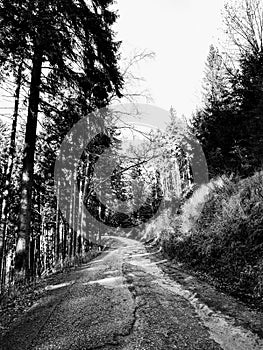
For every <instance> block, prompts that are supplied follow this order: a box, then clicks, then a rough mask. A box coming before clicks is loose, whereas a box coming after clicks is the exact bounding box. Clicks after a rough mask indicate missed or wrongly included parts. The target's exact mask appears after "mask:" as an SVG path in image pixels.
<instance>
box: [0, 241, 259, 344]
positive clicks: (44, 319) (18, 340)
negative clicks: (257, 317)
mask: <svg viewBox="0 0 263 350" xmlns="http://www.w3.org/2000/svg"><path fill="white" fill-rule="evenodd" d="M150 255H151V254H149V253H147V252H146V250H145V247H144V246H143V245H142V244H141V243H139V242H137V241H133V240H129V239H124V238H117V239H115V240H114V243H113V244H112V248H111V250H109V251H107V252H104V253H103V254H102V255H101V256H100V257H98V258H97V259H95V260H93V261H92V262H91V263H89V264H87V265H85V266H83V267H82V268H80V269H78V270H77V271H74V272H71V273H70V274H69V275H68V276H67V279H66V280H65V281H62V282H61V281H60V283H59V284H57V285H50V286H49V287H48V289H49V291H48V295H47V297H45V298H43V299H40V300H39V301H38V302H37V303H36V304H34V305H33V306H32V308H31V309H30V310H29V311H28V312H27V313H26V314H25V315H23V316H22V317H21V318H20V319H19V320H18V321H17V322H16V323H15V324H14V325H13V327H12V329H10V331H9V332H8V333H7V334H6V336H5V337H4V339H3V340H2V344H1V349H4V350H19V349H23V350H26V349H34V350H37V349H38V350H44V349H68V350H69V349H70V350H75V349H83V350H84V349H125V350H135V349H141V350H147V349H157V350H159V349H160V350H161V349H164V350H166V349H187V350H197V349H203V350H212V349H214V350H219V349H223V350H243V349H244V350H262V349H263V341H262V339H260V338H259V337H258V336H257V335H255V334H253V333H252V332H250V331H247V330H246V329H244V328H242V327H240V326H237V325H235V322H234V321H233V320H232V319H231V317H229V316H225V315H224V314H222V313H219V312H218V313H217V312H215V311H214V310H211V309H209V307H208V306H206V305H205V304H204V303H203V302H201V301H200V300H199V299H198V298H197V297H196V295H195V294H194V293H192V292H191V291H189V290H187V289H186V288H185V287H184V286H182V285H181V284H180V283H177V282H176V281H174V280H172V279H170V278H169V277H168V276H167V275H166V274H165V273H164V272H163V271H162V270H161V269H160V267H159V266H158V265H162V264H165V263H166V262H165V261H159V262H154V261H151V260H150Z"/></svg>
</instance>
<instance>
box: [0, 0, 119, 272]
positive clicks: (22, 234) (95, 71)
mask: <svg viewBox="0 0 263 350" xmlns="http://www.w3.org/2000/svg"><path fill="white" fill-rule="evenodd" d="M111 3H112V0H108V1H102V0H99V1H91V2H90V4H87V3H86V2H84V1H75V0H68V1H66V2H63V4H62V3H61V2H60V1H55V0H54V1H50V0H44V1H37V0H35V1H26V2H21V1H19V0H17V1H13V2H12V3H11V4H10V3H9V2H8V1H6V0H2V4H1V5H2V6H1V8H2V12H1V16H2V24H5V26H4V27H3V28H7V30H8V38H9V42H8V43H7V44H8V45H7V51H8V52H12V53H14V52H15V53H17V54H19V52H20V51H21V48H20V47H19V48H17V47H16V46H15V43H16V42H17V34H18V33H19V35H20V36H21V37H22V38H25V40H24V41H23V45H24V46H23V49H24V52H25V54H26V57H25V59H26V60H27V61H28V66H29V67H30V70H31V79H30V92H29V100H28V115H27V124H26V133H25V148H24V156H23V169H22V180H21V181H22V190H21V205H20V212H21V214H20V222H21V224H20V229H19V235H18V241H17V259H16V266H17V269H19V270H21V269H22V271H23V272H24V271H25V274H26V277H28V276H29V275H30V271H29V270H30V269H29V243H30V231H31V227H30V224H31V214H32V212H31V211H32V188H33V182H34V177H33V173H34V155H35V145H36V131H37V120H38V111H39V108H40V106H41V103H40V102H41V99H42V98H41V96H40V93H41V92H49V93H51V95H52V94H55V95H56V94H58V93H59V91H61V86H63V87H64V88H67V87H75V88H80V89H81V90H82V91H83V98H84V99H87V100H88V106H89V108H90V109H91V110H92V109H94V108H95V107H103V106H105V105H106V104H107V103H108V101H109V99H110V95H111V94H113V93H117V95H119V96H120V95H121V94H120V88H121V84H122V83H121V76H120V74H119V71H118V67H117V50H118V43H115V42H114V40H113V33H112V30H111V28H110V27H111V25H112V24H113V23H114V21H115V20H116V15H115V14H114V13H113V12H111V11H109V10H108V6H109V5H110V4H111ZM5 34H6V29H5ZM19 50H20V51H19ZM44 63H45V64H47V69H48V73H46V74H45V76H44V77H43V70H44ZM47 81H48V82H49V83H48V84H47V83H46V82H47Z"/></svg>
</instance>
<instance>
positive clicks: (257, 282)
mask: <svg viewBox="0 0 263 350" xmlns="http://www.w3.org/2000/svg"><path fill="white" fill-rule="evenodd" d="M262 212H263V173H262V172H261V173H257V174H255V175H254V176H252V177H250V178H247V179H245V180H239V181H237V180H235V181H234V180H231V179H229V178H227V177H225V176H224V177H221V178H218V179H216V180H214V181H211V182H210V183H209V184H207V185H205V186H202V187H201V188H199V189H198V190H196V192H195V193H194V194H193V196H192V197H191V198H190V199H189V200H188V201H187V202H186V203H185V204H184V206H183V210H182V214H181V216H180V217H179V218H176V222H177V228H175V230H174V231H173V233H172V234H171V233H170V234H167V232H166V233H164V234H163V242H162V244H163V247H164V249H165V250H166V251H167V253H168V254H169V255H170V256H171V257H175V258H177V259H179V260H181V261H184V262H186V263H187V264H189V265H190V266H191V267H193V268H196V269H198V270H201V271H204V272H206V273H208V274H210V275H211V276H213V277H215V278H216V279H217V280H218V281H219V282H220V283H221V284H222V285H225V287H226V288H227V289H228V290H229V291H230V292H232V293H234V294H236V295H239V296H241V297H244V296H246V297H249V298H252V299H258V300H260V299H262V297H263V258H262V256H263V216H262Z"/></svg>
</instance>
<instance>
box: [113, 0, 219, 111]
mask: <svg viewBox="0 0 263 350" xmlns="http://www.w3.org/2000/svg"><path fill="white" fill-rule="evenodd" d="M223 1H224V0H213V1H211V0H198V1H197V0H132V1H127V0H117V3H116V5H115V6H116V8H118V10H119V11H118V13H119V15H120V18H119V19H118V23H117V24H116V25H115V26H114V29H115V31H117V33H118V34H117V38H118V39H119V40H122V41H123V45H122V48H121V51H122V53H123V56H127V55H128V52H131V51H132V50H134V49H148V50H152V51H154V52H155V53H156V58H155V59H154V60H152V61H147V62H144V63H143V64H141V65H140V73H141V75H142V76H143V77H144V78H145V79H146V86H147V87H148V89H149V90H150V92H151V95H152V97H153V99H154V104H155V105H157V106H158V107H161V108H164V109H166V110H168V109H169V108H170V106H171V105H172V106H173V107H174V108H175V109H176V110H177V112H178V114H179V115H181V114H185V115H186V116H187V117H188V116H190V115H191V113H192V112H193V111H194V110H195V106H196V105H197V104H198V102H199V100H200V91H201V84H202V78H203V71H204V63H205V60H206V57H207V54H208V50H209V45H210V44H211V43H215V42H216V41H217V38H218V35H220V32H219V33H218V31H217V28H218V27H220V23H221V15H220V11H221V9H222V7H223Z"/></svg>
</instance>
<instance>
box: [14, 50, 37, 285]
mask: <svg viewBox="0 0 263 350" xmlns="http://www.w3.org/2000/svg"><path fill="white" fill-rule="evenodd" d="M42 59H43V53H42V50H41V49H39V48H36V49H35V53H34V57H33V68H32V73H31V84H30V96H29V105H28V115H27V124H26V135H25V146H24V155H23V169H22V181H21V188H22V189H21V201H20V227H19V232H18V240H17V245H16V264H15V267H16V270H17V271H21V272H23V274H24V275H25V278H26V279H29V277H30V267H29V244H30V234H31V227H30V224H31V203H32V186H33V173H34V154H35V145H36V130H37V115H38V106H39V94H40V81H41V68H42Z"/></svg>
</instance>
